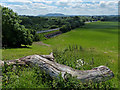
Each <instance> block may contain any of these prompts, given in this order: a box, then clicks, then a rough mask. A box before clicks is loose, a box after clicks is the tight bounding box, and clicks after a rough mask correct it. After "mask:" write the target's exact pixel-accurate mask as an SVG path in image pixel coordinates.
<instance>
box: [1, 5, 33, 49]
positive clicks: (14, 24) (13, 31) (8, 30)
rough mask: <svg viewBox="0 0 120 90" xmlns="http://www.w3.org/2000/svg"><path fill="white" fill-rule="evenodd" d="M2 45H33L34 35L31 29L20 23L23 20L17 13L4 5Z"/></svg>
mask: <svg viewBox="0 0 120 90" xmlns="http://www.w3.org/2000/svg"><path fill="white" fill-rule="evenodd" d="M2 18H3V19H2V45H3V46H8V47H19V46H21V44H23V45H32V42H33V35H32V34H31V32H30V30H28V29H26V28H25V27H24V26H23V25H20V22H21V20H20V19H19V16H18V15H17V13H14V12H13V11H12V10H11V9H8V8H6V7H2Z"/></svg>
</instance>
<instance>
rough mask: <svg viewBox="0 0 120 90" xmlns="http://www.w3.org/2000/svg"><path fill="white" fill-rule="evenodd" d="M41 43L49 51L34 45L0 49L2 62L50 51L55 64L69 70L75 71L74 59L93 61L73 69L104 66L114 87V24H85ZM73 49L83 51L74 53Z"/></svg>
mask: <svg viewBox="0 0 120 90" xmlns="http://www.w3.org/2000/svg"><path fill="white" fill-rule="evenodd" d="M43 42H44V43H46V44H49V45H50V47H48V46H44V45H39V44H35V43H34V44H33V45H32V46H30V48H11V49H3V50H2V54H3V60H10V59H16V58H20V57H24V56H27V55H32V54H48V53H50V52H51V51H52V50H53V51H54V53H55V56H56V58H55V59H56V61H57V62H58V63H61V64H65V65H68V66H71V67H73V68H76V67H75V66H76V64H77V63H76V60H77V59H84V60H85V62H87V63H90V62H91V61H92V60H94V64H92V65H87V66H84V67H78V68H76V69H80V70H81V69H82V70H86V69H91V68H93V67H97V66H99V65H106V66H108V67H109V68H110V69H111V70H112V71H113V73H114V74H115V77H114V78H113V79H111V80H110V81H108V82H110V83H111V86H112V87H115V88H116V87H118V79H117V76H118V23H117V22H92V23H88V24H86V25H85V26H84V27H82V28H77V29H74V30H72V31H70V32H67V33H64V34H62V35H59V36H57V37H53V38H51V39H47V40H44V41H43ZM76 46H77V48H82V49H83V50H79V49H78V50H74V49H75V48H76ZM68 48H69V49H68ZM70 48H71V49H72V50H71V49H70ZM56 50H57V51H56ZM26 73H28V72H26ZM33 73H34V72H33ZM31 77H32V76H31ZM23 78H24V77H23ZM22 82H23V81H22ZM39 84H40V83H39ZM27 85H29V84H26V86H27ZM35 85H36V84H35ZM42 85H43V84H42ZM46 85H48V84H45V85H43V87H45V86H46ZM48 86H49V85H48Z"/></svg>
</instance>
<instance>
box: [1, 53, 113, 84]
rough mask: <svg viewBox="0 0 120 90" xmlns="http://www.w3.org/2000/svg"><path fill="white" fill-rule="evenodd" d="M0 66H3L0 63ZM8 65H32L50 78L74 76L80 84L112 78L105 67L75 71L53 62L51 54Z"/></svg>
mask: <svg viewBox="0 0 120 90" xmlns="http://www.w3.org/2000/svg"><path fill="white" fill-rule="evenodd" d="M0 63H1V65H3V64H4V62H3V61H0ZM6 63H7V64H8V65H11V64H22V65H26V64H28V65H29V64H32V65H38V66H39V67H40V69H41V70H43V71H45V72H46V73H47V74H49V75H50V76H51V77H58V76H59V74H60V73H61V75H62V77H63V78H64V79H66V78H67V76H68V75H71V76H76V77H77V79H79V80H81V82H88V81H89V80H92V81H93V82H100V81H106V80H109V79H111V78H112V77H114V74H113V72H112V71H111V70H110V69H109V68H108V67H106V66H99V67H95V68H93V69H91V70H76V69H73V68H71V67H69V66H66V65H62V64H59V63H56V62H55V61H54V57H53V53H51V54H50V55H30V56H26V57H23V58H19V59H15V60H9V61H6Z"/></svg>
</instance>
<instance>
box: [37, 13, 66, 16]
mask: <svg viewBox="0 0 120 90" xmlns="http://www.w3.org/2000/svg"><path fill="white" fill-rule="evenodd" d="M38 16H65V15H64V14H61V13H48V14H46V15H38Z"/></svg>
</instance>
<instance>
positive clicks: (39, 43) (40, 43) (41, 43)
mask: <svg viewBox="0 0 120 90" xmlns="http://www.w3.org/2000/svg"><path fill="white" fill-rule="evenodd" d="M34 44H38V45H43V46H48V47H50V45H48V44H45V43H43V42H42V41H40V42H34Z"/></svg>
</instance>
